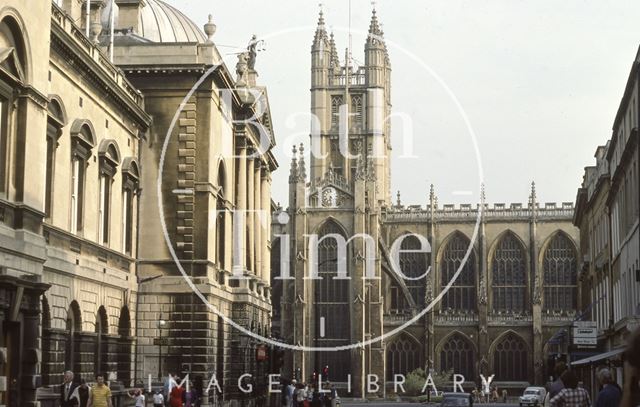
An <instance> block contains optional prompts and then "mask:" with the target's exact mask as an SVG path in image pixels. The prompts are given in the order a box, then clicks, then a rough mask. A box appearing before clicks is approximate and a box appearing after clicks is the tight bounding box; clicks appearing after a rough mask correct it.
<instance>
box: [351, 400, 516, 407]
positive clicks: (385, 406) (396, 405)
mask: <svg viewBox="0 0 640 407" xmlns="http://www.w3.org/2000/svg"><path fill="white" fill-rule="evenodd" d="M401 406H413V407H417V406H432V407H439V406H440V404H419V403H408V402H394V401H373V402H369V403H367V402H364V401H361V400H358V401H352V400H344V401H343V402H342V404H341V407H401ZM474 407H518V404H517V403H516V404H509V403H507V404H503V403H488V404H484V403H474Z"/></svg>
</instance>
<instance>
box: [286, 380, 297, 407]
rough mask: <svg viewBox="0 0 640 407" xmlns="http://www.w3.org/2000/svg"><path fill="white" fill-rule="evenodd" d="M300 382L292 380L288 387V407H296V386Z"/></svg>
mask: <svg viewBox="0 0 640 407" xmlns="http://www.w3.org/2000/svg"><path fill="white" fill-rule="evenodd" d="M297 383H298V381H297V380H296V379H293V380H291V382H290V383H289V384H288V385H287V407H295V404H296V400H295V398H294V397H295V392H296V384H297Z"/></svg>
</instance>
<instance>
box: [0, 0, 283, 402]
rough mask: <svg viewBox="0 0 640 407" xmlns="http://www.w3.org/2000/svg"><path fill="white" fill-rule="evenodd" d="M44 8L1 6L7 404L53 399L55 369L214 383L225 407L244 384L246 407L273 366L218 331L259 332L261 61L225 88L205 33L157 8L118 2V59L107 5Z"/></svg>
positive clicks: (262, 294) (127, 380) (1, 361)
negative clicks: (247, 382)
mask: <svg viewBox="0 0 640 407" xmlns="http://www.w3.org/2000/svg"><path fill="white" fill-rule="evenodd" d="M36 3H37V4H36ZM36 3H33V4H31V3H29V4H28V5H27V4H26V3H25V2H22V1H8V2H7V1H5V2H3V4H2V5H1V6H0V25H1V26H2V27H1V28H2V29H1V30H0V31H1V32H0V320H1V321H2V322H3V323H2V324H0V369H2V371H3V372H9V374H8V377H6V379H7V383H8V386H7V389H1V388H0V404H3V405H8V406H21V407H22V406H35V405H36V400H41V401H43V402H45V401H50V400H54V399H55V398H56V395H55V393H56V392H57V385H58V384H59V383H60V382H61V381H62V372H63V371H64V370H72V371H74V372H75V375H76V379H80V378H83V379H86V380H87V381H89V382H92V381H93V380H94V376H95V374H97V373H103V374H105V376H106V378H107V380H109V381H110V384H111V387H112V389H116V390H117V389H118V388H119V387H120V388H122V387H128V386H131V385H132V384H133V383H134V382H137V383H140V382H142V380H143V379H144V380H145V382H146V380H147V379H148V377H149V376H152V378H153V380H154V381H155V382H157V381H158V378H157V376H158V374H160V375H163V376H164V375H165V374H166V373H167V372H172V373H176V374H178V375H180V376H184V375H186V374H190V378H191V380H192V382H194V384H197V382H198V378H201V379H203V380H206V381H205V382H204V384H205V385H206V383H207V382H208V380H209V379H210V378H211V376H212V375H213V374H215V375H216V376H217V378H218V381H219V382H220V383H221V385H222V387H223V394H222V395H221V398H222V399H223V401H224V402H225V403H226V404H228V403H230V402H231V400H233V399H238V398H239V394H238V392H239V390H238V387H237V378H238V376H239V375H240V374H242V373H252V374H253V375H254V378H255V379H254V383H253V384H254V388H256V391H255V392H254V393H253V395H251V396H249V398H255V397H256V395H259V394H261V392H262V391H263V390H264V389H265V388H266V384H265V383H266V382H265V379H264V376H265V375H264V373H265V372H266V369H267V365H266V362H258V361H257V360H256V357H255V350H256V346H257V345H258V342H257V340H255V339H253V337H252V336H250V335H247V334H242V333H241V331H239V330H237V329H232V326H231V325H230V324H229V323H228V322H227V321H225V320H224V318H231V319H232V320H233V321H235V322H236V323H238V324H240V325H241V326H242V327H243V328H244V329H246V330H247V331H248V332H253V333H256V334H261V335H267V334H268V332H269V326H270V311H271V305H270V267H269V265H270V262H271V259H270V249H269V245H270V224H271V221H270V216H271V212H272V211H271V172H272V171H273V170H275V169H276V168H277V163H276V161H275V159H274V156H273V154H272V153H271V149H272V147H273V146H274V145H275V140H274V138H273V131H272V126H271V118H270V113H269V108H268V97H267V92H266V89H265V88H264V87H262V86H259V85H257V84H256V78H257V73H256V71H255V69H254V68H255V65H254V64H255V55H253V58H254V60H253V64H252V66H251V69H248V70H245V71H242V72H239V77H238V78H235V77H234V76H233V75H232V73H231V72H229V71H228V70H227V68H226V65H224V64H223V61H222V58H221V56H220V54H219V53H218V51H217V49H216V47H215V45H214V44H213V42H212V40H211V38H212V36H213V34H214V32H215V24H213V22H212V21H211V20H210V21H209V23H208V24H206V25H205V27H204V32H202V31H201V30H200V28H198V27H196V26H195V24H193V22H191V21H190V20H189V19H188V18H186V17H185V16H184V15H183V14H182V13H180V12H179V11H178V10H176V9H175V8H173V7H171V6H169V5H167V4H166V3H163V2H161V1H159V0H145V1H142V0H141V1H131V0H122V1H120V0H116V4H117V5H118V6H119V11H118V13H119V16H118V17H119V18H115V19H114V20H115V21H119V24H120V25H119V26H117V27H113V29H114V32H115V36H114V37H113V39H114V41H113V42H112V41H111V38H112V37H111V36H110V35H109V33H110V31H111V28H112V27H110V26H109V24H110V21H111V19H110V7H109V6H110V2H105V1H91V9H90V10H89V17H88V19H86V18H85V12H86V7H87V6H86V4H87V2H86V1H84V0H69V1H66V0H65V1H53V2H36ZM27 6H28V7H27ZM143 11H144V13H143V14H144V16H141V14H140V13H141V12H143ZM161 13H164V14H163V15H164V16H165V18H164V19H163V20H162V21H163V24H169V25H164V26H158V27H156V29H152V28H153V27H152V26H151V25H150V24H152V23H156V24H159V23H158V20H156V19H155V18H151V19H149V16H154V15H160V14H161ZM87 24H88V27H86V25H87ZM171 24H176V26H171ZM87 28H88V30H87ZM145 29H146V30H150V31H148V32H147V33H146V34H145V32H144V30H145ZM180 29H181V30H182V31H180ZM145 35H146V37H145ZM251 52H252V51H251V49H248V51H247V54H246V56H247V57H250V56H252V55H251ZM216 67H218V69H215V68H216ZM207 71H210V73H211V74H210V75H209V76H208V77H207V78H205V79H203V81H202V82H201V83H200V86H199V87H197V88H195V89H194V90H193V93H192V96H190V97H188V98H186V96H187V94H188V93H189V91H190V90H191V89H192V87H193V86H194V84H195V83H196V82H197V81H198V79H200V77H201V76H202V75H203V74H204V73H205V72H207ZM185 98H186V99H185ZM183 102H184V103H183ZM181 104H182V106H181ZM180 106H181V107H180ZM179 107H180V108H179ZM259 108H263V109H262V110H261V112H260V113H262V114H257V110H258V109H259ZM174 116H175V126H173V127H172V124H171V123H172V121H173V119H174ZM170 128H172V131H169V129H170ZM258 130H262V131H261V132H259V131H258ZM167 133H169V139H168V142H167V143H166V149H165V148H164V145H165V143H164V142H165V140H166V137H165V136H166V135H167ZM163 154H164V155H163ZM161 156H162V157H164V165H163V166H162V167H160V162H161V161H160V157H161ZM161 172H162V173H163V177H162V183H161V186H160V191H161V195H158V188H157V185H158V184H157V181H158V177H159V174H160V173H161ZM158 199H161V203H162V206H163V212H162V217H161V216H160V212H159V206H158ZM242 210H246V211H248V212H247V213H246V214H244V215H238V216H235V215H236V213H237V212H240V211H242ZM163 222H164V224H165V225H166V231H167V237H168V240H169V242H167V241H165V237H164V233H163V229H162V224H163ZM234 225H235V226H237V227H234ZM236 229H237V230H236ZM234 231H236V232H237V234H236V235H234ZM234 237H235V239H234ZM167 243H169V244H170V246H169V245H168V244H167ZM169 247H171V250H170V249H169ZM172 252H173V255H174V256H172ZM178 262H179V264H180V265H181V266H182V267H183V268H184V270H185V273H186V274H187V276H188V278H187V279H185V278H183V276H182V275H181V273H180V272H179V270H178V267H177V264H178ZM187 280H188V281H189V282H191V283H192V284H193V285H194V286H196V287H197V289H198V291H199V292H200V293H201V294H202V296H203V297H204V298H205V299H206V301H207V302H208V303H209V304H210V305H211V307H209V306H207V305H206V304H205V303H204V302H203V301H202V300H201V299H200V298H198V297H197V296H196V295H195V294H194V290H192V288H191V286H190V285H189V284H188V283H187ZM212 308H214V309H215V310H216V311H217V312H218V314H219V315H220V316H219V315H217V314H216V312H214V310H213V309H212ZM223 317H224V318H223ZM160 320H162V321H164V322H165V324H164V325H159V324H158V322H159V321H160ZM160 363H162V368H161V367H160V366H159V364H160Z"/></svg>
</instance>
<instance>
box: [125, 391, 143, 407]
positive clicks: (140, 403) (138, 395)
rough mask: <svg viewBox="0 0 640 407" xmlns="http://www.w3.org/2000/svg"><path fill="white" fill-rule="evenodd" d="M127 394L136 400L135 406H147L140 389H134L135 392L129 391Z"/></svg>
mask: <svg viewBox="0 0 640 407" xmlns="http://www.w3.org/2000/svg"><path fill="white" fill-rule="evenodd" d="M127 395H128V396H129V397H131V398H132V399H134V400H135V401H136V404H135V407H145V403H144V394H142V391H140V389H135V390H133V394H131V393H129V392H128V393H127Z"/></svg>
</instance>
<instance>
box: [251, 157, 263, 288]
mask: <svg viewBox="0 0 640 407" xmlns="http://www.w3.org/2000/svg"><path fill="white" fill-rule="evenodd" d="M261 172H262V166H261V164H260V160H259V159H256V160H255V164H254V173H253V190H254V201H253V202H254V203H253V208H254V210H256V211H257V212H255V213H254V215H253V230H254V236H255V239H254V240H253V242H252V245H253V246H254V249H253V253H254V260H253V264H254V267H255V269H254V270H255V273H256V277H258V278H259V279H260V280H264V279H263V277H262V244H263V242H262V216H263V215H264V214H263V213H262V210H263V208H262V199H261V195H262V194H261V192H262V188H261V187H260V183H261V181H262V180H261V178H262V177H261V176H260V173H261Z"/></svg>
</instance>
